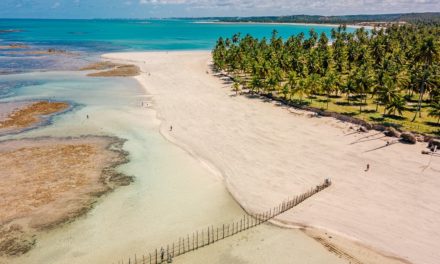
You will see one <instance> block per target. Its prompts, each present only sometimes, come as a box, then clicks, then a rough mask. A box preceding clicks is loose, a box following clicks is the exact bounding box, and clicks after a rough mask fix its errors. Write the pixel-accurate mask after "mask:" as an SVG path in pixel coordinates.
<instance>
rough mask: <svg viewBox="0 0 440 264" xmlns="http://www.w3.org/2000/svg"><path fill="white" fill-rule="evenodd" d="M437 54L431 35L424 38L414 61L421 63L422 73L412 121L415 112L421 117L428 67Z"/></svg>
mask: <svg viewBox="0 0 440 264" xmlns="http://www.w3.org/2000/svg"><path fill="white" fill-rule="evenodd" d="M439 54H440V52H439V49H438V47H437V44H436V40H435V39H434V37H432V36H429V37H427V38H425V39H424V40H423V42H422V43H421V44H420V46H419V47H418V50H417V52H416V55H415V61H416V62H418V63H420V64H422V72H423V74H422V78H421V80H420V89H419V100H418V103H417V110H416V112H415V114H414V118H413V119H412V121H413V122H414V121H415V120H416V117H417V114H419V117H422V115H421V111H420V110H421V107H422V99H423V94H424V93H425V86H426V82H427V79H428V76H429V75H430V71H429V68H430V66H432V64H433V62H434V61H438V59H439Z"/></svg>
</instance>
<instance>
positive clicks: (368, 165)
mask: <svg viewBox="0 0 440 264" xmlns="http://www.w3.org/2000/svg"><path fill="white" fill-rule="evenodd" d="M369 170H370V164H369V163H368V164H367V168H366V169H365V171H366V172H367V171H369Z"/></svg>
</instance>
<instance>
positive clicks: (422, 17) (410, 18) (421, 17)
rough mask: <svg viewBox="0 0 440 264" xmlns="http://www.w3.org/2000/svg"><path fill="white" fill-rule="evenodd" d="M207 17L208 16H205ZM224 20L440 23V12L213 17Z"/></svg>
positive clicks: (258, 21)
mask: <svg viewBox="0 0 440 264" xmlns="http://www.w3.org/2000/svg"><path fill="white" fill-rule="evenodd" d="M205 19H206V18H205ZM212 19H217V20H219V21H222V22H257V23H261V22H263V23H332V24H349V23H361V22H408V23H420V22H422V23H439V22H440V13H438V12H437V13H436V12H431V13H405V14H380V15H345V16H318V15H291V16H261V17H219V18H212Z"/></svg>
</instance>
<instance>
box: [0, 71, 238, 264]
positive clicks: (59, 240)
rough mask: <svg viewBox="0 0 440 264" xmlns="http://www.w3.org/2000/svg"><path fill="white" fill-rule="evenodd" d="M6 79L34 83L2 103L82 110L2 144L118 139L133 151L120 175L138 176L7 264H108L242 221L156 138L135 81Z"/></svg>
mask: <svg viewBox="0 0 440 264" xmlns="http://www.w3.org/2000/svg"><path fill="white" fill-rule="evenodd" d="M4 78H5V79H6V80H7V81H10V82H14V81H16V80H21V81H25V80H29V81H30V80H33V81H38V82H37V83H28V84H29V85H21V86H20V87H17V88H16V89H15V94H14V95H13V96H11V97H8V98H3V99H2V100H0V101H11V100H12V101H21V100H28V99H43V98H51V99H54V100H70V101H74V102H76V103H77V104H80V106H79V107H77V108H76V109H74V110H73V111H71V112H68V113H66V114H64V115H62V116H57V117H56V118H55V120H53V124H52V125H51V126H46V127H43V128H40V129H36V130H32V131H29V132H26V133H23V134H20V135H14V136H7V137H4V139H9V138H21V137H38V136H59V137H65V136H79V135H89V134H93V135H113V136H118V137H120V138H124V139H127V142H126V143H125V145H124V149H125V150H127V151H129V152H130V162H129V163H128V164H126V165H123V166H121V167H120V171H122V172H124V173H126V174H129V175H133V176H135V177H136V179H135V182H134V183H132V184H131V185H129V186H127V187H121V188H119V189H117V190H116V191H115V192H112V193H110V194H108V195H106V196H105V197H103V198H102V199H101V200H100V202H99V203H98V204H97V205H96V207H95V208H94V209H93V210H92V211H91V212H90V213H88V214H87V215H86V216H85V217H82V218H80V219H79V220H77V221H75V222H73V223H71V224H68V225H67V226H65V227H62V228H58V229H56V230H53V231H51V232H48V233H46V234H42V235H40V236H39V237H38V242H37V246H36V248H34V249H33V250H32V251H31V252H30V253H29V254H26V255H25V256H24V257H21V258H18V259H15V260H11V261H12V263H112V262H116V261H117V260H118V259H122V258H124V259H125V258H126V257H128V256H129V255H132V256H134V254H138V255H139V254H142V253H146V250H148V249H150V250H153V249H154V248H156V247H159V246H161V245H164V244H166V243H170V242H172V241H173V240H176V239H178V236H183V235H186V234H187V233H189V232H192V231H194V230H196V229H199V228H201V227H206V226H209V225H211V224H220V223H223V222H229V221H232V220H233V219H237V218H239V216H241V215H242V213H243V212H242V210H241V208H240V207H239V206H238V205H237V204H236V203H235V202H234V201H233V199H232V198H231V197H230V195H229V193H228V192H227V190H226V189H225V187H224V185H223V183H222V180H221V179H219V178H216V177H215V176H213V174H212V173H211V172H210V171H209V170H207V169H206V168H205V167H203V166H201V164H199V162H198V161H196V160H195V159H194V158H192V157H191V156H190V155H189V154H187V153H186V152H184V151H183V150H181V149H180V148H178V147H176V146H174V145H173V144H171V143H169V142H168V141H166V140H165V139H164V138H163V137H162V136H161V135H160V133H159V132H158V129H159V128H158V125H159V121H158V120H157V119H156V118H155V116H156V113H155V111H154V110H152V109H149V108H143V107H141V102H142V101H148V100H149V98H151V97H149V96H147V95H146V94H145V93H144V91H143V90H142V89H141V87H139V85H138V84H137V83H136V81H135V80H133V79H129V78H125V79H124V78H89V77H85V76H84V74H83V73H73V72H46V73H27V74H19V75H7V76H4ZM149 104H150V105H151V104H152V103H151V102H150V103H149ZM86 115H89V116H90V118H89V119H87V118H86ZM0 262H1V260H0Z"/></svg>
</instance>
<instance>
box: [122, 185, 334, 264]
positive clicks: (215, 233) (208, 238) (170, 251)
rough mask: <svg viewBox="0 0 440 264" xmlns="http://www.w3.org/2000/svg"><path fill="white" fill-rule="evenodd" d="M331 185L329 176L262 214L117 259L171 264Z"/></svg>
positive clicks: (134, 262) (267, 219)
mask: <svg viewBox="0 0 440 264" xmlns="http://www.w3.org/2000/svg"><path fill="white" fill-rule="evenodd" d="M330 185H331V182H330V180H328V179H326V180H325V181H324V183H323V184H321V185H317V186H316V187H315V188H312V189H310V190H309V191H307V192H305V193H303V194H301V195H298V196H296V197H294V198H292V199H289V200H286V201H284V202H282V203H280V204H279V205H278V206H275V207H273V208H271V209H269V210H268V211H266V212H264V213H261V214H245V215H243V217H242V218H241V219H240V220H237V221H234V222H232V223H228V224H223V225H221V226H217V227H215V228H214V226H210V227H207V228H205V229H202V230H200V231H196V232H193V233H192V234H191V235H189V234H188V235H186V236H184V237H180V238H179V239H178V240H176V241H175V242H173V243H171V244H168V245H166V246H165V247H161V248H160V249H156V250H154V251H153V252H151V253H149V254H147V255H142V256H139V257H138V256H136V255H135V256H134V258H129V259H128V261H125V262H124V261H118V262H117V263H118V264H127V263H128V264H159V263H171V262H172V261H173V259H174V258H175V257H178V256H180V255H183V254H185V253H188V252H191V251H195V250H197V249H199V248H203V247H206V246H208V245H210V244H213V243H215V242H217V241H219V240H222V239H225V238H227V237H230V236H233V235H236V234H238V233H240V232H243V231H245V230H247V229H249V228H253V227H255V226H258V225H260V224H263V223H265V222H267V221H269V220H270V219H272V218H274V217H276V216H278V215H280V214H282V213H284V212H285V211H287V210H289V209H292V208H293V207H295V206H296V205H298V204H300V203H301V202H303V201H304V200H306V199H307V198H309V197H311V196H312V195H314V194H316V193H318V192H320V191H322V190H324V189H325V188H327V187H329V186H330Z"/></svg>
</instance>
